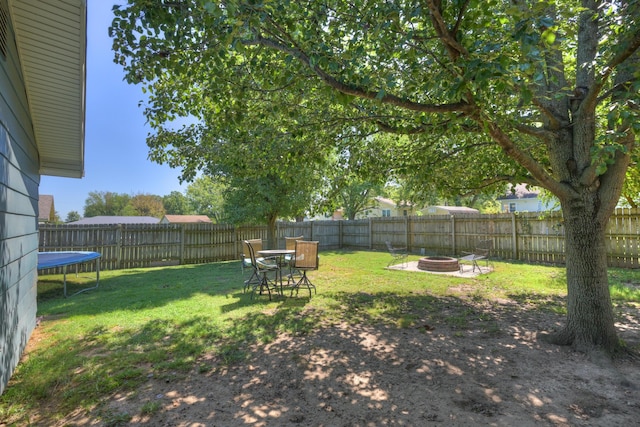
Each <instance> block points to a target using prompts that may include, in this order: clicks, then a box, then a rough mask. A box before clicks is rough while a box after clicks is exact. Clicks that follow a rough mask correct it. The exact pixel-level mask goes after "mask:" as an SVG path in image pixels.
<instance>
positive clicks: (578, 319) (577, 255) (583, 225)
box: [550, 199, 619, 354]
mask: <svg viewBox="0 0 640 427" xmlns="http://www.w3.org/2000/svg"><path fill="white" fill-rule="evenodd" d="M596 200H597V199H596ZM596 200H591V203H586V204H587V205H591V206H590V208H586V207H585V203H584V200H583V201H582V203H568V204H563V206H562V209H563V214H564V225H565V233H566V236H565V239H566V240H565V245H566V246H565V254H566V263H567V264H566V267H567V291H568V294H567V323H566V325H565V327H564V328H563V329H562V330H560V331H559V332H557V333H556V334H553V335H551V336H550V340H551V342H554V343H556V344H562V345H571V346H572V347H573V348H574V349H576V350H578V351H582V352H590V351H591V350H594V349H595V348H600V349H602V350H604V351H606V352H608V353H610V354H611V353H613V352H615V351H616V350H617V349H618V345H619V341H618V337H617V334H616V329H615V327H614V318H613V307H612V304H611V296H610V294H609V283H608V278H607V251H606V247H605V226H606V224H602V223H600V222H598V221H597V220H595V219H594V218H595V215H594V214H593V213H594V209H597V208H598V204H597V203H596Z"/></svg>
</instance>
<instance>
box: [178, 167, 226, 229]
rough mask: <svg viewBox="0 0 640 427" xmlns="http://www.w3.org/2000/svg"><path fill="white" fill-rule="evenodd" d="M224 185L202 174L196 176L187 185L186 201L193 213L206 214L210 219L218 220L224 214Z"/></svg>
mask: <svg viewBox="0 0 640 427" xmlns="http://www.w3.org/2000/svg"><path fill="white" fill-rule="evenodd" d="M225 188H226V185H225V184H224V183H223V182H221V180H217V179H215V178H212V177H211V176H207V175H203V176H199V177H198V178H196V179H195V180H194V181H193V182H192V183H191V184H189V185H188V186H187V190H186V196H185V197H186V201H187V203H188V206H190V207H191V209H192V211H193V214H194V215H206V216H208V217H209V218H211V219H212V220H215V221H218V222H219V221H220V220H222V219H223V218H224V217H225V215H224V197H223V192H224V190H225Z"/></svg>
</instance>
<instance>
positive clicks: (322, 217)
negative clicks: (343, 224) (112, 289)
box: [304, 208, 344, 221]
mask: <svg viewBox="0 0 640 427" xmlns="http://www.w3.org/2000/svg"><path fill="white" fill-rule="evenodd" d="M341 219H344V211H343V210H342V208H340V209H336V210H335V211H333V213H331V214H330V213H328V212H327V213H324V214H316V215H314V216H312V217H309V216H305V217H304V221H339V220H341Z"/></svg>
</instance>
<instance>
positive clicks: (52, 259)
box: [38, 251, 102, 298]
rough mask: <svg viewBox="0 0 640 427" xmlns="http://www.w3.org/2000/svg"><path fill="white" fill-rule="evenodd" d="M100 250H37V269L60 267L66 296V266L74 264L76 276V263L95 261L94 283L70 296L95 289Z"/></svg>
mask: <svg viewBox="0 0 640 427" xmlns="http://www.w3.org/2000/svg"><path fill="white" fill-rule="evenodd" d="M101 256H102V254H100V252H88V251H56V252H38V270H47V269H50V268H57V267H62V273H63V277H64V278H63V282H62V283H63V289H64V297H65V298H66V297H67V266H70V265H75V266H76V277H77V276H78V265H80V264H84V263H85V262H90V261H95V262H96V285H95V286H91V287H88V288H84V289H80V290H79V291H78V292H76V293H74V294H72V295H71V296H74V295H78V294H79V293H82V292H85V291H90V290H92V289H96V288H97V287H98V285H99V284H100V257H101Z"/></svg>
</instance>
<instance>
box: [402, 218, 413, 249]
mask: <svg viewBox="0 0 640 427" xmlns="http://www.w3.org/2000/svg"><path fill="white" fill-rule="evenodd" d="M409 225H410V224H409V215H405V217H404V243H405V246H406V247H407V252H411V242H410V241H409V236H410V233H409Z"/></svg>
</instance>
